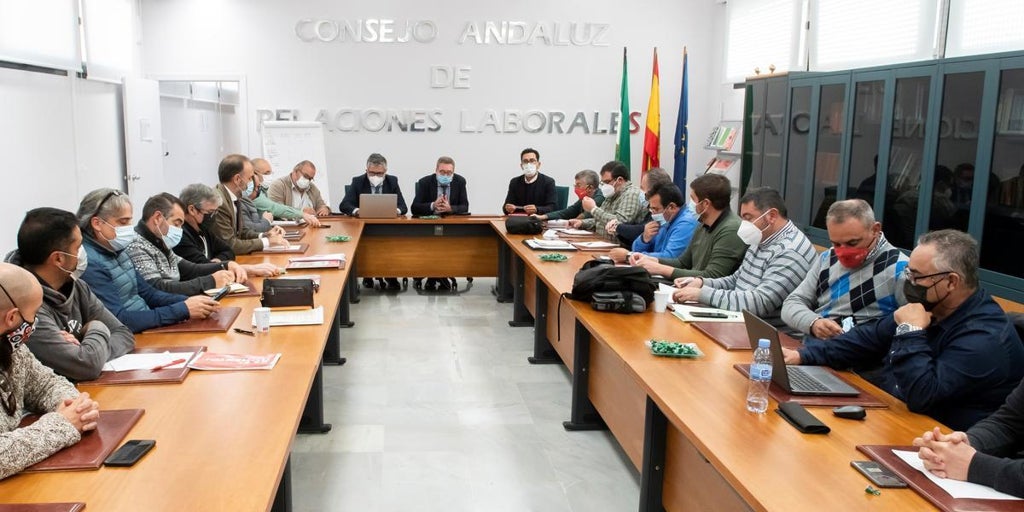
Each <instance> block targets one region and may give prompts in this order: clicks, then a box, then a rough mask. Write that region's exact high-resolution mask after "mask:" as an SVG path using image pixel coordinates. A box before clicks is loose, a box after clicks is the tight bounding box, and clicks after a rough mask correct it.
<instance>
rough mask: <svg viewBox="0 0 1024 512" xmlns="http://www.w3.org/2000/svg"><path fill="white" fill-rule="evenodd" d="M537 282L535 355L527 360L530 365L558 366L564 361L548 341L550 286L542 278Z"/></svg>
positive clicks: (534, 325) (534, 335) (534, 334)
mask: <svg viewBox="0 0 1024 512" xmlns="http://www.w3.org/2000/svg"><path fill="white" fill-rule="evenodd" d="M536 280H537V288H536V290H537V297H536V300H535V301H534V304H535V307H534V308H533V310H534V311H536V312H537V317H536V320H535V321H534V323H533V355H532V356H530V357H528V358H526V360H527V361H529V362H530V364H558V363H561V362H562V359H561V358H559V357H558V353H557V352H555V347H552V346H551V341H549V340H548V286H547V285H546V284H544V281H543V280H541V278H540V276H538V277H537V278H536Z"/></svg>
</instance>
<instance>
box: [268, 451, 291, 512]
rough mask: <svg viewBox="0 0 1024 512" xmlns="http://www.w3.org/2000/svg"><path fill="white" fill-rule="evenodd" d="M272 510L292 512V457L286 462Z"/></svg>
mask: <svg viewBox="0 0 1024 512" xmlns="http://www.w3.org/2000/svg"><path fill="white" fill-rule="evenodd" d="M270 511H271V512H292V457H291V455H289V456H288V460H287V461H285V463H284V472H283V473H282V474H281V483H279V484H277V494H275V495H274V504H273V505H271V507H270Z"/></svg>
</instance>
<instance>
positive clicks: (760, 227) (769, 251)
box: [652, 187, 816, 332]
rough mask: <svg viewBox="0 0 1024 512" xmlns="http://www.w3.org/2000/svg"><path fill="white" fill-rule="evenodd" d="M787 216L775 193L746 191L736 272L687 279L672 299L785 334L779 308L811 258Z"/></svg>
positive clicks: (810, 251) (810, 250) (810, 248)
mask: <svg viewBox="0 0 1024 512" xmlns="http://www.w3.org/2000/svg"><path fill="white" fill-rule="evenodd" d="M652 202H653V201H652ZM788 213H789V212H788V211H787V210H786V203H785V202H784V201H783V200H782V196H781V195H779V192H778V191H776V190H774V189H772V188H769V187H761V188H750V189H747V193H746V194H744V195H743V197H741V198H740V218H742V219H743V221H742V222H741V223H740V227H739V229H737V230H736V235H737V236H739V237H740V240H743V243H745V244H747V246H748V249H747V252H746V254H744V256H743V263H740V268H739V269H738V270H737V271H736V272H735V273H733V274H732V275H729V276H725V277H718V278H708V279H703V278H700V277H696V278H693V279H690V280H689V281H688V283H687V284H685V285H684V286H683V288H680V289H679V290H677V291H676V292H675V293H674V294H673V296H672V299H673V300H675V301H676V302H686V301H697V302H700V303H701V304H707V305H710V306H714V307H716V308H720V309H728V310H730V311H743V310H748V311H750V312H751V313H754V314H755V315H757V316H759V317H761V318H762V319H764V320H765V321H766V322H768V323H770V324H772V325H774V326H776V327H778V328H780V329H783V330H785V331H787V332H789V331H790V329H789V327H787V326H786V324H785V323H783V322H782V318H780V317H779V308H781V307H782V301H783V300H785V299H786V296H787V295H789V294H790V293H791V292H792V291H793V289H794V288H796V287H797V285H799V284H800V282H801V281H802V280H803V278H804V276H806V275H807V269H808V268H809V267H810V266H811V262H812V261H814V258H815V256H816V253H815V252H814V245H812V244H811V241H810V240H808V239H807V237H806V236H805V235H804V233H803V231H800V228H798V227H797V226H796V224H793V222H792V221H791V220H789V218H788Z"/></svg>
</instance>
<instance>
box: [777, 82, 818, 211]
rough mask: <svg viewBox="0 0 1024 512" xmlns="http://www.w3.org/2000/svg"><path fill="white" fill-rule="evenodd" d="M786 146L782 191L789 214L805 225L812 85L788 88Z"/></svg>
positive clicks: (811, 124)
mask: <svg viewBox="0 0 1024 512" xmlns="http://www.w3.org/2000/svg"><path fill="white" fill-rule="evenodd" d="M790 95H791V97H790V107H789V125H788V126H789V147H788V151H787V152H786V191H785V194H784V197H785V201H786V209H787V210H789V218H790V219H792V220H793V222H796V223H797V224H800V225H807V223H808V215H807V205H808V204H809V203H808V201H807V194H806V190H807V175H808V167H807V150H808V144H809V143H810V140H809V139H810V133H811V126H813V125H814V123H813V122H812V120H811V87H810V86H799V87H793V88H792V89H791V91H790Z"/></svg>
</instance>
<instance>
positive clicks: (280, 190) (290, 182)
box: [267, 160, 331, 217]
mask: <svg viewBox="0 0 1024 512" xmlns="http://www.w3.org/2000/svg"><path fill="white" fill-rule="evenodd" d="M314 178H316V166H314V165H313V162H310V161H309V160H303V161H301V162H299V163H298V164H296V165H295V168H294V169H292V172H290V173H288V175H287V176H281V177H280V178H278V179H276V180H274V182H273V183H271V184H270V190H268V191H267V197H269V198H270V200H271V201H274V202H275V203H281V204H283V205H285V206H291V207H293V208H299V209H301V210H302V211H303V213H310V214H314V215H317V216H320V217H323V216H324V215H330V214H331V207H330V206H328V205H327V201H324V198H323V195H321V194H320V189H319V188H317V186H316V185H315V184H314V183H313V179H314Z"/></svg>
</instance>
